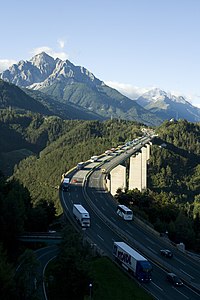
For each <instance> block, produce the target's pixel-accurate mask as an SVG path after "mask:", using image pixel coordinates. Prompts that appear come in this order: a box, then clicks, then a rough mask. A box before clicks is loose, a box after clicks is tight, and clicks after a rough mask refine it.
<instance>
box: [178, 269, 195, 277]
mask: <svg viewBox="0 0 200 300" xmlns="http://www.w3.org/2000/svg"><path fill="white" fill-rule="evenodd" d="M180 271H181V272H183V273H184V274H186V275H187V276H189V277H190V278H192V279H194V277H193V276H191V275H190V274H188V273H186V272H185V271H184V270H182V269H180Z"/></svg>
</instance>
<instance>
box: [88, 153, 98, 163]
mask: <svg viewBox="0 0 200 300" xmlns="http://www.w3.org/2000/svg"><path fill="white" fill-rule="evenodd" d="M97 160H98V156H96V155H95V156H92V157H91V158H90V161H91V162H95V161H97Z"/></svg>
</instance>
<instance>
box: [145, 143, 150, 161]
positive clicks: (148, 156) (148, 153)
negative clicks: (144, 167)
mask: <svg viewBox="0 0 200 300" xmlns="http://www.w3.org/2000/svg"><path fill="white" fill-rule="evenodd" d="M145 146H146V147H147V160H149V159H150V149H151V146H150V144H149V143H148V144H146V145H145Z"/></svg>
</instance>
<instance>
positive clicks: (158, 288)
mask: <svg viewBox="0 0 200 300" xmlns="http://www.w3.org/2000/svg"><path fill="white" fill-rule="evenodd" d="M151 283H153V285H155V287H157V288H158V289H159V290H161V291H163V289H162V288H161V287H160V286H158V285H157V284H155V283H154V282H153V281H151Z"/></svg>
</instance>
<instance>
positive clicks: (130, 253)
mask: <svg viewBox="0 0 200 300" xmlns="http://www.w3.org/2000/svg"><path fill="white" fill-rule="evenodd" d="M113 255H114V257H115V259H116V261H117V262H118V263H119V264H120V265H122V267H124V268H125V269H126V270H127V271H128V272H129V273H131V274H132V275H133V276H135V277H136V278H137V279H138V280H140V281H142V282H149V281H151V278H152V277H151V273H152V265H151V263H150V262H149V261H148V260H147V259H146V258H144V257H143V256H142V255H141V254H139V253H138V252H136V251H135V250H134V249H132V248H131V247H130V246H128V245H127V244H126V243H124V242H114V245H113Z"/></svg>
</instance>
